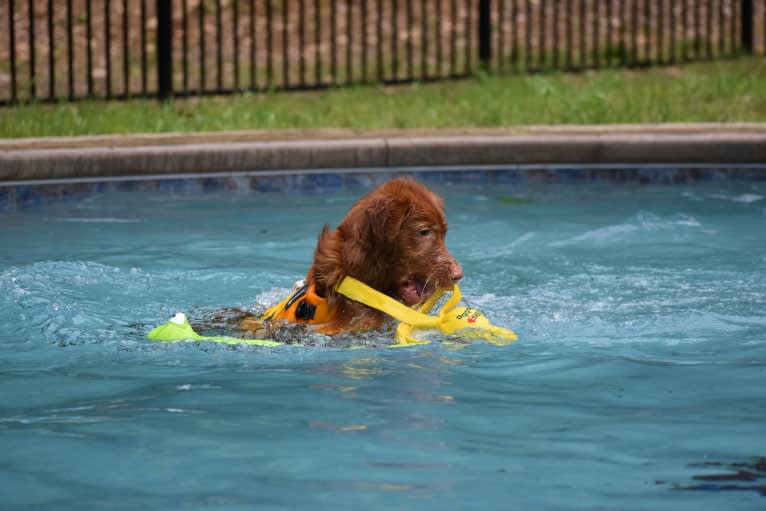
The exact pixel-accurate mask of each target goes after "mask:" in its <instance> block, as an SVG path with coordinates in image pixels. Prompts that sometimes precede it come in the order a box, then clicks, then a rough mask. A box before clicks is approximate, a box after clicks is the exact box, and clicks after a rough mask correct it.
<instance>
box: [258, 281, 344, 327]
mask: <svg viewBox="0 0 766 511" xmlns="http://www.w3.org/2000/svg"><path fill="white" fill-rule="evenodd" d="M336 314H337V310H336V308H335V307H331V306H330V304H329V303H327V300H326V299H324V298H322V297H321V296H319V295H317V294H316V289H315V286H314V284H311V285H308V284H304V285H303V286H301V287H300V288H298V289H297V290H295V291H294V292H293V293H292V294H291V295H289V296H288V297H287V298H285V299H284V300H282V301H281V302H279V303H278V304H276V305H274V306H273V307H271V308H269V310H267V311H266V312H265V313H264V314H263V316H261V318H260V319H261V321H269V320H272V319H276V320H283V321H289V322H291V323H303V324H307V325H321V324H324V323H328V322H330V321H331V320H333V319H334V318H335V316H336Z"/></svg>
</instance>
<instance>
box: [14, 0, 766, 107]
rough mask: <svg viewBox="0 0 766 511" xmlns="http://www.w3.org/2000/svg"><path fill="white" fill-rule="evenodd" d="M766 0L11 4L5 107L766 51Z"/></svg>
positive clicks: (50, 0) (48, 0)
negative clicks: (33, 103) (16, 104)
mask: <svg viewBox="0 0 766 511" xmlns="http://www.w3.org/2000/svg"><path fill="white" fill-rule="evenodd" d="M765 33H766V0H680V1H677V0H547V1H546V0H420V1H415V0H4V1H3V3H2V4H0V105H7V104H13V103H17V102H26V101H57V100H74V99H82V98H106V99H111V98H129V97H157V96H159V97H168V96H190V95H206V94H225V93H232V92H238V91H246V90H251V91H265V90H286V89H311V88H321V87H330V86H337V85H349V84H362V83H398V82H409V81H418V80H422V81H431V80H444V79H451V78H460V77H465V76H469V75H471V74H473V73H476V72H477V71H479V70H481V69H483V70H485V71H487V72H517V73H526V72H543V71H549V70H570V71H577V70H584V69H598V68H605V67H639V66H652V65H669V64H678V63H684V62H691V61H700V60H712V59H723V58H730V57H735V56H738V55H741V54H743V53H756V54H764V55H766V36H765Z"/></svg>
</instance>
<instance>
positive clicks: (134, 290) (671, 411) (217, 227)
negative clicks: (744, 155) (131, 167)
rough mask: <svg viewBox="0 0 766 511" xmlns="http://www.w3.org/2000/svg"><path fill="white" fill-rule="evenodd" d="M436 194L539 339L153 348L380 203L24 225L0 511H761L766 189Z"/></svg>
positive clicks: (274, 203) (6, 318) (516, 320)
mask: <svg viewBox="0 0 766 511" xmlns="http://www.w3.org/2000/svg"><path fill="white" fill-rule="evenodd" d="M432 186H433V187H434V188H435V189H436V190H437V191H438V192H440V193H441V194H442V195H444V197H445V198H446V201H447V212H448V217H449V219H450V233H449V236H448V244H449V246H450V248H451V250H452V252H453V254H454V255H455V256H456V257H457V258H458V259H459V260H460V261H461V262H462V263H463V266H464V269H465V274H466V277H465V280H464V282H463V284H462V289H463V292H464V294H465V295H466V297H467V299H468V300H469V301H470V302H471V303H472V304H474V305H476V306H478V307H479V308H480V309H482V310H483V311H484V312H485V313H486V314H487V315H488V316H489V317H490V318H491V319H492V320H493V321H494V322H495V323H497V324H500V325H503V326H510V327H512V328H514V329H515V330H516V331H517V332H518V333H519V336H520V340H519V341H518V342H516V343H513V344H511V345H509V346H506V347H496V346H491V345H487V344H484V343H475V344H471V345H467V346H464V347H462V348H458V347H456V346H445V345H441V344H438V343H437V344H432V345H429V346H424V347H417V348H412V349H398V350H392V349H386V348H385V347H382V346H376V347H365V348H361V349H337V348H332V347H329V346H324V347H295V346H289V347H283V348H277V349H262V348H250V347H239V348H236V347H235V348H232V347H227V346H220V345H212V344H188V343H185V344H174V345H165V344H158V343H153V342H151V341H147V340H145V338H144V335H145V334H146V332H147V331H148V330H149V329H150V328H151V327H152V326H154V325H157V324H159V323H163V322H165V321H166V320H167V319H168V318H169V317H170V316H171V315H172V314H173V313H175V312H176V311H186V312H188V313H189V314H190V315H191V316H194V315H195V314H198V315H204V314H205V312H206V311H211V310H214V309H216V308H218V307H222V306H254V305H260V306H263V305H266V304H268V303H269V302H270V301H272V300H275V299H276V298H278V297H279V296H281V294H283V293H284V292H286V289H287V288H289V287H290V285H291V284H292V282H293V281H294V280H296V279H297V278H300V277H301V276H302V275H303V274H304V272H305V271H306V269H307V267H308V265H309V262H310V258H311V254H312V250H313V247H314V244H315V241H316V235H317V233H318V232H319V229H320V228H321V226H322V225H323V224H324V223H330V224H333V225H334V224H336V223H337V222H338V221H339V220H340V219H341V218H342V216H343V214H344V213H345V211H346V210H347V208H348V207H349V206H350V204H351V203H352V201H353V200H354V199H355V198H356V197H358V196H359V195H360V194H362V193H363V192H364V191H365V189H364V188H358V189H351V190H343V191H337V192H334V193H331V194H320V193H278V192H275V193H265V194H232V193H225V192H216V193H208V194H202V193H200V194H189V193H182V194H167V193H139V192H135V193H114V192H108V193H103V194H95V195H93V196H91V197H88V198H85V199H81V200H71V201H62V202H58V203H52V204H49V205H46V206H42V207H36V208H29V209H21V210H19V211H17V212H6V213H2V214H0V247H2V250H0V360H2V366H1V367H0V389H2V392H1V393H0V452H2V455H0V496H1V498H0V508H3V509H56V510H67V509H76V510H78V511H83V510H90V509H99V510H100V509H127V510H134V509H136V510H138V509H187V508H190V509H210V510H240V509H242V510H250V509H310V510H321V509H328V510H337V509H357V508H360V507H366V508H369V509H396V510H398V509H418V510H429V509H433V510H443V509H461V510H462V509H481V510H486V509H546V510H547V509H625V510H632V509H652V510H654V509H679V510H682V509H689V510H695V511H696V510H699V509H727V510H732V509H764V506H766V460H764V457H766V441H765V440H764V439H765V438H766V386H765V385H766V199H764V197H766V183H764V182H715V183H702V184H694V185H647V186H639V185H634V184H623V185H606V184H604V185H599V184H588V185H579V184H563V185H547V186H539V187H538V186H534V185H532V184H526V185H524V184H521V185H515V186H510V185H503V186H492V187H490V186H486V185H481V184H476V185H471V184H466V183H463V184H450V183H448V182H447V181H435V182H434V183H432ZM378 340H379V341H380V342H381V343H383V342H384V341H385V339H378Z"/></svg>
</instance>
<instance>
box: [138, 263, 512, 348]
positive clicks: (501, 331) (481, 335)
mask: <svg viewBox="0 0 766 511" xmlns="http://www.w3.org/2000/svg"><path fill="white" fill-rule="evenodd" d="M337 291H338V293H340V294H342V295H344V296H346V297H347V298H350V299H351V300H354V301H356V302H360V303H363V304H364V305H367V306H368V307H372V308H373V309H377V310H379V311H382V312H385V313H386V314H388V315H389V316H391V317H393V318H394V319H397V320H399V321H400V323H399V325H398V326H397V327H396V344H394V345H392V347H402V346H412V345H416V344H429V342H430V341H428V340H426V339H422V338H419V337H418V336H417V335H416V334H418V333H419V332H421V331H424V330H438V331H440V332H441V333H443V334H445V335H448V336H452V335H455V336H459V337H461V338H472V339H482V340H484V341H486V342H488V343H490V344H494V345H497V346H504V345H506V344H510V343H511V342H513V341H515V340H516V339H517V338H518V337H517V336H516V333H515V332H514V331H513V330H511V329H510V328H502V327H499V326H495V325H493V324H491V323H490V322H489V319H487V317H486V316H485V315H484V314H482V313H481V312H479V311H478V310H477V309H474V308H473V307H466V306H461V305H458V303H459V302H460V300H461V299H462V295H461V293H460V288H459V287H458V286H457V284H456V285H455V286H453V288H452V290H451V291H452V296H450V297H449V298H448V299H447V301H446V302H445V303H444V305H443V306H442V307H441V309H440V310H439V312H438V314H436V315H430V314H429V313H430V312H431V310H432V309H433V308H434V307H435V306H436V304H437V303H438V302H439V300H440V299H441V298H442V297H443V296H444V294H445V293H446V292H448V291H450V290H446V289H438V290H436V291H435V292H434V293H433V294H432V295H431V296H430V297H429V298H428V299H427V300H426V301H425V302H423V303H422V304H420V305H418V306H415V307H408V306H406V305H404V304H403V303H401V302H398V301H396V300H394V299H393V298H391V297H389V296H387V295H385V294H383V293H381V292H380V291H376V290H375V289H373V288H371V287H369V286H368V285H366V284H364V283H363V282H361V281H359V280H357V279H355V278H353V277H346V278H344V279H343V280H342V281H341V283H340V284H339V285H338V287H337ZM288 300H289V298H288ZM282 304H285V302H284V301H283V302H280V305H279V307H283V305H282ZM290 305H291V304H290ZM272 309H274V308H273V307H272ZM272 309H269V310H270V311H271V310H272ZM266 316H269V313H268V312H267V314H266ZM147 337H148V338H149V339H151V340H153V341H162V342H179V341H208V342H218V343H224V344H245V345H251V346H281V345H282V343H281V342H277V341H273V340H270V339H244V338H239V337H227V336H203V335H199V334H198V333H197V332H195V331H194V329H193V328H192V327H191V325H190V324H189V320H188V319H187V318H186V315H185V314H183V313H181V312H179V313H178V314H176V315H175V316H173V318H172V319H171V320H170V321H168V322H167V323H165V324H163V325H160V326H158V327H156V328H154V329H153V330H151V331H150V332H149V333H148V334H147Z"/></svg>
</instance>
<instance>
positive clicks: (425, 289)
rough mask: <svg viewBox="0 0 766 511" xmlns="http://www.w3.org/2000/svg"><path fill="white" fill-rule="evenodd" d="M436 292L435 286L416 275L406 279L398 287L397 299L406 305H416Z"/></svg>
mask: <svg viewBox="0 0 766 511" xmlns="http://www.w3.org/2000/svg"><path fill="white" fill-rule="evenodd" d="M435 290H436V286H434V285H433V284H430V283H429V282H428V281H427V280H425V279H423V278H421V277H418V276H416V275H410V276H409V277H407V278H406V279H405V280H404V282H403V283H402V285H401V286H400V287H399V297H400V298H401V300H402V302H404V303H405V304H406V305H417V304H419V303H422V302H423V301H425V300H426V299H427V298H428V297H429V296H431V295H432V294H433V292H434V291H435Z"/></svg>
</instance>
